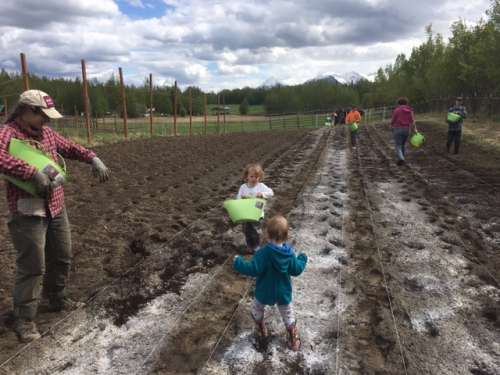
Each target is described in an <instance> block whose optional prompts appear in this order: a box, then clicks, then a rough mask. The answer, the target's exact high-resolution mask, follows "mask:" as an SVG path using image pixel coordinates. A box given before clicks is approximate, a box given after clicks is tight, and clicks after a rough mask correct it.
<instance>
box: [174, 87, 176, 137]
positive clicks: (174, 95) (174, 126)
mask: <svg viewBox="0 0 500 375" xmlns="http://www.w3.org/2000/svg"><path fill="white" fill-rule="evenodd" d="M174 135H175V136H177V81H174Z"/></svg>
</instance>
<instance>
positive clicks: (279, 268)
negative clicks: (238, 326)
mask: <svg viewBox="0 0 500 375" xmlns="http://www.w3.org/2000/svg"><path fill="white" fill-rule="evenodd" d="M266 232H267V237H268V240H269V242H268V243H267V244H266V245H265V246H263V247H262V248H260V249H259V250H258V251H257V253H256V254H255V255H254V256H253V257H252V259H251V260H250V261H246V260H245V259H244V258H243V257H241V256H237V257H235V260H234V265H233V266H234V269H235V270H236V271H238V272H239V273H241V274H243V275H247V276H251V277H256V278H257V281H256V285H255V299H254V302H253V307H252V318H253V320H254V322H255V325H256V331H257V335H258V338H259V339H260V340H263V339H266V338H267V336H268V331H267V328H266V325H265V322H264V313H265V308H266V306H274V305H276V304H277V305H278V310H279V312H280V314H281V318H282V320H283V323H284V325H285V328H286V330H287V332H288V337H289V344H290V348H291V349H292V350H293V351H298V350H299V349H300V336H299V332H298V329H297V321H296V319H295V317H294V313H293V309H292V281H291V276H299V275H300V274H301V273H302V272H303V271H304V269H305V268H306V264H307V256H306V255H305V254H303V253H301V254H299V255H298V256H295V252H294V249H293V248H292V247H291V246H290V245H289V244H287V243H286V241H287V239H288V222H287V220H286V219H285V218H284V217H283V216H281V215H277V216H274V217H272V218H271V219H270V220H269V221H268V223H267V227H266Z"/></svg>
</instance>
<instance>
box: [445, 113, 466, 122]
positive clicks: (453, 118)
mask: <svg viewBox="0 0 500 375" xmlns="http://www.w3.org/2000/svg"><path fill="white" fill-rule="evenodd" d="M446 119H447V120H448V121H449V122H459V121H460V120H462V116H460V115H459V114H458V113H455V112H448V116H447V117H446Z"/></svg>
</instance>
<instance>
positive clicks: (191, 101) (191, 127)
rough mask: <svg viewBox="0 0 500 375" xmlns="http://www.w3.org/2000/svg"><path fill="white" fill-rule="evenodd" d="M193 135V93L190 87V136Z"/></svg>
mask: <svg viewBox="0 0 500 375" xmlns="http://www.w3.org/2000/svg"><path fill="white" fill-rule="evenodd" d="M192 135H193V94H192V92H191V87H190V88H189V136H192Z"/></svg>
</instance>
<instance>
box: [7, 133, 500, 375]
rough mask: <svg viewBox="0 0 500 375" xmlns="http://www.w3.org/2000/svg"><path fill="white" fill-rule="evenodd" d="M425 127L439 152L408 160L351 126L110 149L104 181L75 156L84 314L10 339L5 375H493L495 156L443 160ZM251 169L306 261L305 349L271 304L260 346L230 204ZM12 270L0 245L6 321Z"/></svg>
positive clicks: (301, 294)
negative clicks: (353, 132) (33, 337)
mask: <svg viewBox="0 0 500 375" xmlns="http://www.w3.org/2000/svg"><path fill="white" fill-rule="evenodd" d="M419 127H420V129H421V130H422V131H423V132H424V134H425V135H426V137H427V140H428V142H427V144H426V146H425V147H424V148H422V149H420V150H410V155H409V158H408V165H406V166H403V167H398V166H396V164H395V163H394V157H393V154H394V152H393V150H392V146H391V144H390V142H391V138H390V133H389V132H388V130H387V129H386V128H385V127H383V126H378V127H370V128H366V127H365V128H362V130H361V142H360V145H359V146H358V147H357V149H350V148H349V147H348V145H347V143H346V134H345V132H344V130H345V129H320V130H316V131H312V132H300V131H288V132H282V133H280V132H273V133H261V134H243V135H230V136H223V137H209V138H193V139H188V138H179V139H157V140H153V141H134V142H128V143H122V144H116V145H111V146H106V147H105V148H100V149H97V151H98V153H99V155H100V156H101V157H102V159H103V160H104V161H106V162H107V164H109V166H110V167H111V168H112V170H113V179H112V181H110V183H108V184H105V185H98V184H96V183H95V182H94V181H93V180H92V179H91V177H90V173H89V168H88V166H85V165H79V164H75V163H71V164H70V165H69V168H70V171H71V172H72V176H73V182H72V184H70V185H69V187H68V189H67V206H68V210H69V215H70V220H71V222H72V232H73V241H74V253H75V259H74V267H73V268H74V269H73V273H72V279H71V285H70V290H69V294H70V296H71V297H73V298H78V299H82V300H87V301H88V303H87V306H86V307H85V308H83V309H80V310H77V311H76V312H73V313H72V314H70V315H68V316H66V317H64V316H62V315H60V314H49V313H45V312H43V307H44V306H43V305H42V307H41V313H40V316H39V319H38V323H39V325H40V327H41V328H42V330H43V331H44V332H45V334H44V336H43V337H42V339H41V340H38V341H37V342H35V343H33V344H31V345H28V346H22V345H20V344H18V343H17V340H16V337H15V335H14V334H13V333H12V332H11V331H9V330H8V329H6V328H4V329H3V330H2V329H1V328H0V330H1V332H2V333H1V334H0V347H1V348H2V350H1V353H0V372H1V371H2V370H3V372H5V373H8V374H26V373H28V374H29V373H33V374H87V373H88V374H131V373H134V374H135V373H138V374H146V373H154V374H189V373H200V374H277V373H283V374H295V373H297V374H405V373H408V374H450V375H451V374H483V375H485V374H489V375H492V374H499V373H500V340H499V337H500V293H499V289H498V287H499V284H498V280H500V254H499V252H498V249H499V248H500V210H499V208H500V171H499V168H498V165H500V164H499V162H500V155H498V154H495V153H493V152H492V151H491V150H488V149H481V148H479V146H477V145H474V144H470V143H468V142H467V139H465V142H464V145H463V148H462V153H461V154H460V155H457V156H455V155H447V154H445V153H443V149H444V137H445V134H444V132H442V130H441V129H440V128H437V127H435V126H433V124H431V123H423V124H420V126H419ZM250 149H251V150H254V151H253V152H252V154H251V157H250V156H249V155H248V150H250ZM254 160H255V161H260V162H262V163H263V164H264V166H265V170H266V173H267V176H266V181H265V182H266V183H267V184H269V185H270V186H271V187H272V188H273V189H274V190H275V194H276V197H275V198H274V199H273V200H272V201H271V202H270V207H269V212H268V213H267V216H270V215H272V213H273V212H283V213H285V214H287V215H288V216H289V218H290V221H291V224H292V238H291V242H292V244H293V245H294V246H295V247H296V248H297V249H298V250H300V251H304V252H305V253H307V254H308V255H309V264H308V268H307V269H306V272H305V273H304V274H303V275H302V276H301V277H299V278H297V279H295V284H294V285H295V286H294V306H295V311H296V315H297V318H298V325H299V329H300V331H301V334H302V339H303V342H302V350H301V352H299V353H293V352H291V351H290V350H289V349H288V348H287V346H286V337H285V335H284V330H283V327H282V323H281V322H280V319H279V314H277V312H276V311H273V310H272V309H270V310H269V316H268V319H267V320H268V325H269V327H270V329H271V333H272V334H271V337H270V339H269V340H268V341H266V342H265V343H262V342H256V341H255V339H254V337H253V334H252V322H251V319H250V316H249V310H250V304H251V301H252V290H253V288H252V285H253V283H252V280H250V279H247V278H243V277H240V276H238V275H237V274H235V273H234V272H233V271H232V270H231V262H232V258H233V255H234V254H236V253H238V251H239V246H240V245H241V244H242V243H243V236H242V234H241V229H240V228H239V227H233V226H231V225H230V224H229V223H228V222H227V220H226V219H225V217H224V214H223V211H222V208H221V202H222V201H223V200H224V199H225V198H227V197H229V196H231V195H232V194H235V193H236V191H237V188H238V186H239V184H240V174H241V171H242V169H243V166H244V165H245V164H246V163H247V162H249V161H254ZM1 204H2V205H4V207H3V208H4V209H3V210H2V212H6V207H5V202H2V203H1ZM2 219H3V221H5V215H4V216H3V217H2ZM2 224H3V225H2V226H1V227H0V236H2V238H7V232H6V225H5V223H2ZM14 261H15V253H14V250H13V249H12V246H11V244H10V241H2V243H1V245H0V262H1V264H2V265H3V267H2V270H3V272H2V273H1V274H0V288H1V291H0V293H1V294H0V297H1V300H0V312H6V311H7V310H8V309H9V307H10V304H11V289H12V280H13V277H14V275H13V272H14ZM16 353H18V355H17V356H15V357H12V356H13V355H14V354H16Z"/></svg>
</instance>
